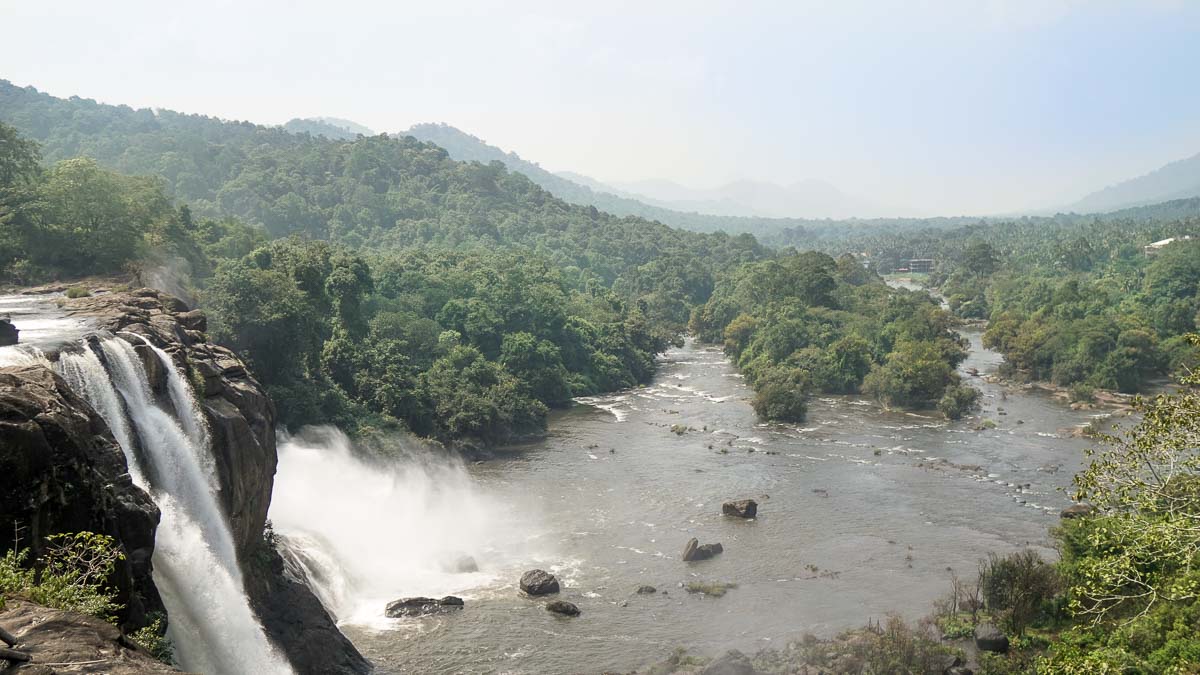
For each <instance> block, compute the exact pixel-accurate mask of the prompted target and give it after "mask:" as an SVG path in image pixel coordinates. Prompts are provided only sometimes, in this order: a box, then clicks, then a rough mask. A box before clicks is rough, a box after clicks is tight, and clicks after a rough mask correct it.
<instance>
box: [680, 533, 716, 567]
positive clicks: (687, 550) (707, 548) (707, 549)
mask: <svg viewBox="0 0 1200 675" xmlns="http://www.w3.org/2000/svg"><path fill="white" fill-rule="evenodd" d="M724 550H725V547H723V546H721V545H720V544H701V543H700V540H699V539H696V538H695V537H692V538H691V539H689V540H688V543H687V545H686V546H684V547H683V561H684V562H694V561H697V560H708V559H709V558H711V557H713V556H715V555H717V554H718V553H721V552H723V551H724Z"/></svg>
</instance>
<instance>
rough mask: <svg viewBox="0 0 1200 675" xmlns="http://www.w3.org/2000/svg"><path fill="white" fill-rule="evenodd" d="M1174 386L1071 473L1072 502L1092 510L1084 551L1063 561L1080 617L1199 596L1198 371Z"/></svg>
mask: <svg viewBox="0 0 1200 675" xmlns="http://www.w3.org/2000/svg"><path fill="white" fill-rule="evenodd" d="M1189 340H1190V341H1191V342H1192V344H1193V345H1197V344H1200V336H1196V335H1191V336H1189ZM1180 383H1181V389H1180V391H1179V392H1177V393H1172V394H1160V395H1157V396H1155V397H1153V398H1151V399H1139V400H1138V403H1137V406H1136V407H1137V410H1138V411H1139V412H1140V413H1141V414H1142V420H1141V422H1139V423H1138V424H1137V425H1136V426H1135V427H1133V428H1132V429H1131V430H1129V431H1128V432H1126V433H1124V434H1123V435H1120V436H1118V435H1105V436H1103V437H1102V440H1103V442H1104V448H1103V449H1101V450H1097V451H1090V452H1089V456H1090V457H1091V458H1092V459H1091V463H1090V464H1089V466H1088V467H1087V469H1085V470H1084V471H1083V472H1082V473H1080V474H1079V475H1078V476H1076V478H1075V485H1076V492H1075V495H1074V497H1075V499H1077V500H1079V501H1087V502H1090V503H1092V504H1094V505H1095V506H1096V507H1097V508H1098V509H1099V513H1100V517H1099V518H1097V519H1096V521H1095V522H1093V523H1088V524H1087V525H1086V539H1087V545H1088V549H1087V552H1086V553H1084V554H1082V555H1079V554H1076V555H1075V556H1074V559H1073V560H1071V563H1072V566H1073V570H1074V575H1073V579H1072V586H1071V589H1070V590H1071V605H1070V606H1071V608H1072V610H1074V611H1075V612H1077V613H1079V614H1082V615H1091V616H1093V617H1096V618H1097V619H1098V620H1099V619H1104V618H1108V617H1110V616H1121V617H1130V616H1141V615H1144V614H1145V613H1146V612H1148V611H1149V610H1150V609H1151V608H1152V607H1154V605H1155V604H1156V603H1159V602H1167V601H1171V602H1179V601H1185V600H1186V601H1191V602H1195V601H1196V599H1197V598H1200V575H1198V574H1197V572H1196V570H1197V569H1200V478H1198V476H1200V390H1198V388H1197V387H1198V386H1200V374H1197V373H1194V372H1193V373H1185V374H1184V375H1182V376H1181V377H1180Z"/></svg>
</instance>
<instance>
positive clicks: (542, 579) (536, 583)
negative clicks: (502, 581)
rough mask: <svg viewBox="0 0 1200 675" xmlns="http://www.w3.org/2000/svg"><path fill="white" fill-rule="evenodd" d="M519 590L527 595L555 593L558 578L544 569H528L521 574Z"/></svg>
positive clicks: (557, 588)
mask: <svg viewBox="0 0 1200 675" xmlns="http://www.w3.org/2000/svg"><path fill="white" fill-rule="evenodd" d="M521 590H522V591H524V592H525V593H526V594H528V595H549V594H551V593H557V592H558V591H559V587H558V579H556V578H555V577H554V575H553V574H550V573H549V572H547V571H545V570H529V571H528V572H526V573H525V574H522V575H521Z"/></svg>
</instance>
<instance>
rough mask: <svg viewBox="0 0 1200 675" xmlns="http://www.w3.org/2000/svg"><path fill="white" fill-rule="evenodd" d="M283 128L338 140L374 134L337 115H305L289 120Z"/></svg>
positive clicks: (350, 139) (349, 139)
mask: <svg viewBox="0 0 1200 675" xmlns="http://www.w3.org/2000/svg"><path fill="white" fill-rule="evenodd" d="M283 128H284V129H285V130H287V131H290V132H292V133H294V134H304V133H307V134H312V135H313V136H324V137H326V138H331V139H334V140H340V141H352V140H354V139H355V137H357V136H359V135H362V136H374V135H375V132H374V131H371V130H370V129H368V128H367V127H364V126H363V125H361V124H358V123H356V122H351V121H350V120H343V119H339V118H337V117H306V118H299V117H298V118H295V119H292V120H289V121H288V123H287V124H284V125H283Z"/></svg>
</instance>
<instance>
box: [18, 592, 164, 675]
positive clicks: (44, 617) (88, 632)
mask: <svg viewBox="0 0 1200 675" xmlns="http://www.w3.org/2000/svg"><path fill="white" fill-rule="evenodd" d="M0 625H3V626H4V627H5V628H6V629H7V630H8V632H10V633H12V634H13V635H14V636H15V637H16V638H17V641H18V643H17V644H18V649H19V650H20V651H22V652H26V653H28V654H29V655H30V656H32V657H33V658H32V659H31V661H30V662H29V663H28V664H26V665H23V666H21V667H20V668H9V669H6V670H4V672H6V673H7V672H17V673H29V674H30V675H33V674H34V673H37V674H39V675H41V674H43V673H44V674H46V675H50V674H51V673H58V672H62V671H60V670H57V669H56V668H55V667H53V666H49V665H39V664H64V663H84V664H87V666H86V668H87V670H86V671H84V670H76V669H74V668H72V669H70V671H71V672H89V673H111V675H135V674H140V673H178V672H179V671H178V670H176V669H174V668H172V667H170V666H168V665H167V664H165V663H163V662H161V661H158V660H157V659H155V658H154V657H153V656H151V655H150V654H149V653H147V652H146V650H144V649H142V648H141V647H139V646H138V645H137V644H135V643H134V642H132V641H131V640H129V639H128V638H126V637H125V636H124V635H122V634H121V631H120V630H119V629H118V628H117V627H116V626H113V625H112V624H110V623H108V622H106V621H101V620H100V619H97V618H95V617H90V616H85V615H83V614H77V613H75V612H64V611H62V610H58V609H50V608H48V607H42V606H41V605H35V604H33V603H31V602H26V601H24V600H19V599H10V600H8V601H7V602H5V606H4V610H3V611H0Z"/></svg>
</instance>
